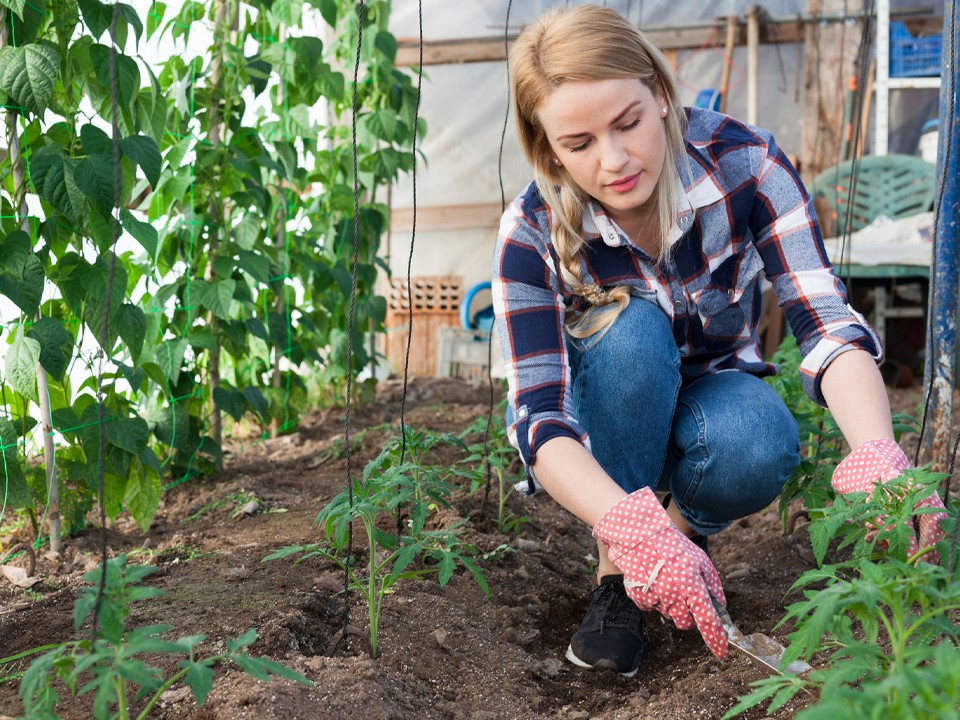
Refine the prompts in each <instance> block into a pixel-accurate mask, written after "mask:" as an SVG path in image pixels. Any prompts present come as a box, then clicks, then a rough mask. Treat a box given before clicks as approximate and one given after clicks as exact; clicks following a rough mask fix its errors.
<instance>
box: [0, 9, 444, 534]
mask: <svg viewBox="0 0 960 720" xmlns="http://www.w3.org/2000/svg"><path fill="white" fill-rule="evenodd" d="M390 9H391V3H390V2H389V0H370V1H369V2H367V3H365V4H364V8H363V10H362V12H361V10H360V8H359V6H358V4H357V3H356V2H354V0H312V1H311V2H309V3H308V2H306V1H305V0H205V1H204V2H197V1H195V0H184V1H183V2H176V3H173V2H162V1H161V0H156V1H155V2H152V3H150V5H149V9H148V10H147V11H146V12H145V13H142V12H140V11H138V10H137V9H135V8H134V7H133V6H132V5H129V4H127V3H124V2H120V3H115V4H114V3H104V2H101V0H35V1H34V0H31V2H23V0H0V118H2V119H3V120H4V122H3V124H2V130H0V131H2V132H3V138H2V143H0V144H2V145H3V146H5V147H7V148H9V149H10V151H9V152H4V153H0V300H2V302H0V315H2V316H0V354H2V355H3V363H2V366H0V388H2V393H0V459H2V466H0V485H2V488H0V490H2V491H3V496H4V499H5V502H6V504H5V506H4V507H5V508H7V509H9V508H34V507H37V506H44V505H48V507H49V512H48V513H47V518H48V522H49V523H50V535H51V544H52V545H53V547H54V549H55V550H59V535H58V533H59V530H58V528H59V518H60V515H61V513H62V515H63V520H64V525H65V527H66V528H67V529H69V528H70V526H71V525H73V524H75V523H77V524H79V523H82V522H83V520H84V517H85V514H86V512H87V510H89V508H90V506H91V504H92V502H93V498H94V496H95V494H96V492H95V491H96V488H97V485H98V475H99V472H100V467H101V466H100V464H99V463H100V459H101V458H100V455H101V453H100V451H99V449H100V437H99V436H100V430H101V428H100V424H101V416H100V408H101V407H102V412H103V420H102V422H103V425H104V427H103V431H104V433H105V435H106V452H105V454H104V457H103V464H102V468H103V484H104V495H105V503H106V511H107V515H108V517H110V518H111V519H113V518H115V517H116V516H117V515H118V514H119V513H120V512H122V511H126V512H129V513H130V514H131V515H132V517H133V519H134V520H135V521H136V522H137V523H138V525H139V526H140V527H141V528H142V529H143V530H144V531H146V530H147V528H149V526H150V522H151V519H152V518H153V516H154V513H155V512H156V510H157V507H158V506H159V502H160V497H161V494H162V492H163V489H164V486H165V484H166V483H167V482H169V481H171V480H172V481H179V480H182V479H186V478H189V477H192V476H195V475H197V474H202V473H206V472H210V471H212V470H214V469H215V468H216V467H217V466H218V465H219V464H220V462H221V460H222V436H221V430H222V429H223V428H224V427H225V429H227V430H229V426H228V425H226V423H228V422H229V420H228V419H227V416H230V417H232V418H233V419H234V420H237V421H239V420H240V419H247V420H251V421H253V422H255V423H256V424H257V425H259V427H260V429H261V431H262V432H263V433H267V432H272V433H277V432H283V431H287V430H289V429H290V428H292V427H294V426H295V425H296V423H297V418H298V413H299V412H300V411H302V410H303V409H304V408H305V407H306V406H307V404H308V398H307V389H306V384H305V383H304V382H303V381H302V380H301V376H302V375H303V374H306V373H308V372H313V373H315V374H317V375H320V376H321V378H322V381H323V382H322V385H323V386H324V387H326V388H331V389H332V390H329V392H331V393H332V394H333V395H334V396H335V397H339V398H340V399H342V394H343V387H344V386H345V384H346V383H345V380H346V378H347V376H348V374H356V373H358V372H359V370H360V369H361V368H362V367H364V366H365V365H366V364H367V363H368V361H369V359H370V358H369V357H368V353H367V350H366V348H367V347H368V346H369V345H368V343H366V342H365V341H364V340H365V339H366V337H365V334H366V333H368V332H377V331H382V330H383V323H384V320H385V317H386V300H385V299H384V298H383V297H380V296H378V295H377V294H376V292H375V285H376V283H377V281H378V279H379V275H380V273H381V271H382V269H383V267H384V266H383V263H382V259H380V258H379V257H378V254H379V252H378V251H379V245H380V239H381V237H382V236H383V233H384V232H385V231H386V228H387V224H388V220H389V210H388V208H387V207H386V206H385V205H384V204H383V203H382V202H379V201H378V200H377V198H379V197H380V196H381V194H382V193H380V192H379V189H382V188H383V187H384V186H385V185H388V184H390V183H391V182H392V181H393V180H394V179H396V178H397V177H398V175H399V174H401V173H403V172H407V171H409V170H410V169H411V168H412V167H413V162H414V160H413V156H412V152H411V148H412V146H413V138H414V134H415V133H421V134H422V133H423V132H424V128H425V126H424V123H423V122H422V120H417V119H416V110H415V108H416V98H417V92H416V88H415V86H414V84H413V82H412V74H411V73H410V72H409V70H407V69H399V68H396V67H395V66H394V61H395V58H396V52H397V41H396V39H395V38H394V36H393V35H392V34H391V33H390V31H389V29H388V19H389V15H390ZM361 28H362V30H363V38H364V42H363V46H362V49H361V50H362V52H361V58H360V60H361V62H360V68H359V70H360V73H359V81H358V83H357V84H356V87H354V83H353V82H352V78H348V77H347V75H346V72H345V70H344V68H348V67H352V66H353V62H352V58H353V54H352V53H353V52H355V50H356V46H357V40H358V36H359V33H360V30H361ZM204 37H209V38H210V40H209V41H208V42H206V41H202V40H201V38H204ZM161 43H162V46H161ZM171 46H172V47H173V48H174V51H172V52H171V51H169V50H166V51H162V50H161V49H160V48H161V47H163V48H169V47H171ZM148 48H149V49H150V50H152V53H151V52H148V51H147V49H148ZM161 53H162V55H163V57H162V59H161V60H160V61H159V62H156V63H154V62H151V61H150V60H149V59H148V57H149V55H151V54H153V55H158V54H161ZM111 68H113V69H114V71H113V72H111ZM354 91H355V92H356V96H357V107H358V113H357V117H356V118H352V117H351V113H352V107H353V102H352V101H353V95H354ZM114 106H116V111H114ZM318 117H323V118H325V120H324V121H323V122H318V121H317V119H316V118H318ZM354 119H355V120H356V124H357V129H358V135H357V142H358V144H357V156H358V157H357V164H358V170H359V172H358V174H357V175H358V176H357V178H356V180H357V181H358V182H359V186H360V208H359V226H358V227H356V228H355V227H354V225H355V222H354V196H353V187H354V180H355V178H354V170H353V168H354V163H353V143H352V142H351V133H350V130H351V126H352V124H353V122H352V121H353V120H354ZM114 125H115V126H116V130H115V131H114V129H113V126H114ZM115 150H116V151H117V153H118V157H115ZM118 164H119V167H117V165H118ZM115 170H119V185H120V187H119V188H115V187H114V184H115V180H114V177H115ZM115 190H116V191H117V192H116V193H115V192H114V191H115ZM115 195H118V196H119V207H115V205H116V203H115ZM28 197H29V198H31V199H32V200H33V202H31V203H29V204H28V203H27V198H28ZM355 229H356V231H357V235H358V236H359V240H360V248H359V263H358V266H357V283H356V303H355V304H354V306H353V307H354V313H355V320H356V322H355V324H354V328H355V331H354V337H352V338H349V337H347V331H346V330H344V328H346V326H347V315H348V313H349V308H350V307H351V303H350V298H351V295H352V294H353V289H354V287H353V283H352V270H353V247H352V245H353V242H352V241H353V238H354V235H355V233H354V230H355ZM118 233H122V237H121V238H120V239H119V240H118V237H117V236H118ZM351 343H352V347H353V349H354V352H353V356H352V357H353V362H352V367H346V363H347V361H346V358H347V352H346V349H347V347H348V345H349V344H351ZM101 371H102V372H101ZM221 414H222V415H223V417H222V418H221ZM34 418H38V419H39V422H37V420H35V419H34ZM222 426H223V427H222ZM39 446H45V448H46V454H45V455H44V457H43V461H42V462H34V461H33V460H34V459H35V458H34V457H33V455H35V454H36V451H35V450H34V448H36V447H39ZM58 490H62V491H63V492H62V496H63V497H62V500H61V502H60V503H59V505H58V504H57V502H56V498H57V497H58V495H57V491H58Z"/></svg>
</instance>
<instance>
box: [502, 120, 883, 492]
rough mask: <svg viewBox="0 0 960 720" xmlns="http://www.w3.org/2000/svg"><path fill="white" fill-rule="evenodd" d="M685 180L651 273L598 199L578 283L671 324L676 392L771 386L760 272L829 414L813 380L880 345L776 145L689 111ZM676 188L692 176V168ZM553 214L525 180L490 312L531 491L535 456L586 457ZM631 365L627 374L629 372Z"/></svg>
mask: <svg viewBox="0 0 960 720" xmlns="http://www.w3.org/2000/svg"><path fill="white" fill-rule="evenodd" d="M687 112H688V117H689V125H688V128H687V132H686V133H685V141H686V155H687V158H688V160H689V167H690V171H691V173H692V178H690V181H689V182H688V184H687V185H686V186H685V187H684V186H681V187H678V188H677V192H678V197H679V199H680V211H679V214H678V217H677V222H676V224H675V225H674V227H673V228H672V230H671V232H670V233H669V234H668V237H667V242H668V243H669V244H670V245H671V251H670V255H669V259H668V260H667V261H665V262H662V263H659V264H657V263H656V262H654V261H653V260H652V259H651V258H650V257H649V256H648V255H647V254H646V253H644V252H643V251H642V250H641V249H640V248H639V247H637V246H636V245H635V244H633V242H632V241H631V240H630V238H628V237H627V236H626V235H625V234H624V233H623V232H622V231H621V230H620V229H619V227H618V226H617V225H616V223H614V222H613V220H612V219H611V218H610V217H609V216H608V215H607V214H606V213H605V212H604V211H603V209H602V208H601V207H600V205H599V204H598V203H596V202H592V203H591V206H590V208H589V211H588V212H586V213H585V214H584V221H583V233H584V238H585V241H586V243H585V247H584V249H583V250H582V251H581V258H582V272H583V280H584V281H585V282H593V283H596V284H597V285H599V286H601V287H605V288H610V287H613V286H627V287H629V288H630V291H631V294H632V295H634V296H636V297H639V298H642V299H645V300H648V301H650V302H653V303H656V304H657V305H658V306H659V307H660V309H661V310H663V312H664V313H665V314H666V315H667V317H668V318H669V319H670V321H671V323H672V327H673V335H674V339H675V340H676V343H677V347H678V348H679V350H680V357H681V366H680V371H681V374H682V377H683V382H684V383H689V382H691V381H693V380H695V379H696V378H699V377H701V376H703V375H707V374H710V373H715V372H719V371H723V370H738V371H742V372H748V373H751V374H754V375H758V376H763V375H773V374H775V373H776V372H777V366H776V365H774V364H773V363H770V362H766V361H765V360H764V359H763V356H762V354H761V350H760V340H759V337H758V334H757V325H758V323H759V320H760V305H761V304H760V297H761V285H760V280H761V271H763V274H765V275H766V277H767V279H768V280H769V281H770V282H771V283H772V285H773V290H774V292H775V293H776V296H777V299H778V302H779V304H780V306H781V307H782V308H783V310H784V313H785V315H786V318H787V321H788V322H789V323H790V327H791V329H792V330H793V334H794V335H795V336H796V338H797V342H798V344H799V346H800V350H801V353H802V354H803V358H804V359H803V363H802V365H801V367H800V374H801V380H802V383H803V387H804V389H805V391H806V392H807V394H808V395H809V396H810V397H811V398H813V399H814V400H815V401H816V402H818V403H820V404H821V405H825V404H826V403H825V401H824V399H823V395H822V394H821V392H820V380H821V378H822V377H823V373H824V371H825V369H826V368H827V366H828V365H829V364H830V362H831V361H832V360H833V359H834V358H835V357H836V356H837V355H838V354H840V353H842V352H844V351H846V350H850V349H853V348H860V349H863V350H866V351H867V352H869V353H870V354H871V355H872V356H873V357H874V358H875V359H877V360H878V361H879V360H880V358H881V354H882V350H881V348H880V343H879V341H878V339H877V336H876V334H875V333H874V332H873V330H872V329H871V328H870V326H869V325H868V324H867V322H866V321H865V320H864V318H863V317H862V316H861V315H860V314H859V313H857V312H856V311H855V310H854V309H853V308H852V307H850V305H849V304H848V302H847V297H846V290H845V288H844V286H843V283H842V282H841V281H840V280H839V279H838V278H837V277H836V276H835V275H834V274H833V272H832V268H831V265H830V261H829V260H828V258H827V253H826V251H825V250H824V247H823V239H822V237H821V235H820V227H819V225H818V223H817V220H816V216H815V215H814V211H813V204H812V201H811V199H810V196H809V195H808V193H807V192H806V190H805V189H804V187H803V184H802V183H801V181H800V178H799V177H798V175H797V173H796V171H795V170H794V168H793V167H792V166H791V164H790V162H789V161H788V160H787V158H786V156H785V155H784V154H783V152H782V151H781V150H780V149H779V148H778V147H777V144H776V141H775V140H774V138H773V136H772V135H771V134H770V133H768V132H766V131H763V130H760V129H758V128H755V127H751V126H748V125H745V124H743V123H740V122H738V121H736V120H734V119H732V118H730V117H727V116H725V115H721V114H719V113H715V112H711V111H708V110H702V109H698V108H693V109H689V110H688V111H687ZM682 165H683V167H681V168H680V177H689V175H688V173H687V171H686V167H685V165H686V163H683V164H682ZM550 227H551V210H550V208H549V207H547V205H546V204H545V202H544V201H543V199H542V197H541V195H540V193H539V191H538V190H537V188H536V186H535V184H533V183H531V184H530V185H529V186H528V187H527V189H526V190H525V191H524V192H523V193H521V194H520V195H519V196H518V197H517V198H516V199H515V200H514V201H513V202H512V203H511V204H510V206H509V207H508V208H507V210H506V212H505V213H504V215H503V218H502V219H501V223H500V232H499V237H498V240H497V245H496V250H495V252H494V260H493V302H494V309H495V312H496V318H497V320H496V325H497V331H498V333H499V336H500V342H501V347H502V349H503V354H504V360H505V363H506V374H507V382H508V385H509V403H510V408H511V410H512V411H513V413H512V414H513V418H514V422H513V423H512V425H511V427H510V428H509V436H510V440H511V442H512V443H513V445H514V446H515V447H516V448H517V449H518V450H519V451H520V454H521V457H522V458H523V461H524V464H525V465H526V467H527V469H528V482H529V485H530V490H531V491H532V489H533V481H534V478H533V473H532V471H530V466H531V465H532V464H533V462H534V460H535V458H536V454H537V449H538V448H539V447H540V446H541V445H543V443H545V442H546V441H547V440H549V439H551V438H554V437H558V436H567V437H571V438H574V439H576V440H578V441H579V442H581V443H582V444H583V445H584V446H585V447H587V448H588V449H589V447H590V443H589V438H588V437H587V433H586V432H585V430H584V428H583V427H582V426H581V425H580V424H579V423H578V421H577V418H576V417H575V415H574V411H573V403H572V392H571V391H572V387H571V377H570V366H569V362H568V357H567V352H568V350H567V347H566V345H565V334H564V330H563V327H564V318H565V317H566V314H567V313H568V312H571V311H579V310H582V309H584V307H585V305H584V301H583V299H582V298H580V297H579V296H575V295H573V293H571V291H570V289H569V287H568V286H567V285H566V284H565V283H564V281H563V279H562V277H561V275H560V272H559V270H558V268H559V261H558V259H557V253H556V250H555V248H554V247H553V244H552V242H551V238H550ZM628 371H629V368H624V372H628Z"/></svg>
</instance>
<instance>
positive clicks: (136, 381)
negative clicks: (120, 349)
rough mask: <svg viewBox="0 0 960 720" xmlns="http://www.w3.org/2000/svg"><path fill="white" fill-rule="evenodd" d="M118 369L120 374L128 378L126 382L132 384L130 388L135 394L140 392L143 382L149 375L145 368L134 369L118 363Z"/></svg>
mask: <svg viewBox="0 0 960 720" xmlns="http://www.w3.org/2000/svg"><path fill="white" fill-rule="evenodd" d="M117 368H118V369H119V370H120V373H121V374H122V375H123V377H124V378H126V381H127V382H128V383H130V388H131V389H132V390H133V392H135V393H139V392H140V388H141V387H143V381H144V380H146V378H147V373H146V372H145V371H144V369H143V368H139V367H138V368H132V367H130V366H128V365H124V364H123V363H122V362H118V363H117Z"/></svg>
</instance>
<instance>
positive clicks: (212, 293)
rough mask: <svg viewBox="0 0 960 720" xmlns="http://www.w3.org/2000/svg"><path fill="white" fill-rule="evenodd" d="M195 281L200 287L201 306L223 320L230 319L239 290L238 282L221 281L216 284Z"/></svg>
mask: <svg viewBox="0 0 960 720" xmlns="http://www.w3.org/2000/svg"><path fill="white" fill-rule="evenodd" d="M201 282H203V281H200V280H197V281H195V284H196V285H199V286H200V304H201V305H203V306H204V307H205V308H207V309H208V310H209V311H210V312H212V313H213V314H214V315H216V316H217V317H218V318H220V319H222V320H228V319H229V318H230V304H231V303H232V302H233V293H234V292H235V291H236V289H237V281H236V280H220V281H219V282H215V283H207V282H203V284H202V285H201Z"/></svg>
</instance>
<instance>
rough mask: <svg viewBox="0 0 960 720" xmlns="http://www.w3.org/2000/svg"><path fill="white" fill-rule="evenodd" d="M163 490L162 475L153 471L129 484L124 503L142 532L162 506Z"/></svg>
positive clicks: (147, 527) (146, 529) (148, 526)
mask: <svg viewBox="0 0 960 720" xmlns="http://www.w3.org/2000/svg"><path fill="white" fill-rule="evenodd" d="M144 425H146V423H144ZM162 492H163V483H162V482H161V481H160V476H159V475H155V474H153V473H149V474H146V473H145V474H143V475H141V476H140V477H134V478H133V479H132V480H131V481H130V483H129V484H128V485H127V492H126V495H124V504H125V505H126V507H127V510H128V511H129V512H130V514H131V515H132V516H133V519H134V521H135V522H136V523H137V527H139V528H140V531H141V532H147V531H148V530H149V529H150V522H151V521H152V520H153V516H154V515H156V513H157V508H158V507H160V495H161V494H162Z"/></svg>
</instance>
